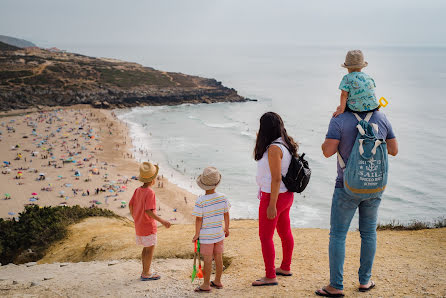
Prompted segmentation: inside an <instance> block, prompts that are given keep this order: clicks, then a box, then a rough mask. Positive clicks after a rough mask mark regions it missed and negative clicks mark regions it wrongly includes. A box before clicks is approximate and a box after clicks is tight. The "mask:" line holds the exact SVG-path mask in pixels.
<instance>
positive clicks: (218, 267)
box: [214, 254, 223, 287]
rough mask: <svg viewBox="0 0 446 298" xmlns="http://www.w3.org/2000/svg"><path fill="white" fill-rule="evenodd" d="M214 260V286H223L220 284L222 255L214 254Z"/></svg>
mask: <svg viewBox="0 0 446 298" xmlns="http://www.w3.org/2000/svg"><path fill="white" fill-rule="evenodd" d="M214 260H215V278H214V284H215V285H216V286H217V287H221V286H223V285H222V283H221V275H222V273H223V254H214Z"/></svg>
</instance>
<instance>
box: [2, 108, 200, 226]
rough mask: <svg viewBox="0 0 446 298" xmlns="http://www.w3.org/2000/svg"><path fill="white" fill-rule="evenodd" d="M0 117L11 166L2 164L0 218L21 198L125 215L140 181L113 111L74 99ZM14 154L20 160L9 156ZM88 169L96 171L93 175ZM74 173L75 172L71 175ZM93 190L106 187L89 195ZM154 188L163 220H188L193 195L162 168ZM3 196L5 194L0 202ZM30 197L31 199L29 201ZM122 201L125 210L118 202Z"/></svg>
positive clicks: (20, 202) (126, 137)
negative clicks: (67, 103)
mask: <svg viewBox="0 0 446 298" xmlns="http://www.w3.org/2000/svg"><path fill="white" fill-rule="evenodd" d="M2 115H3V117H2V118H0V123H2V125H1V126H0V131H1V132H2V136H1V137H2V138H1V141H0V154H1V156H2V159H3V161H5V162H10V163H11V165H7V164H5V163H3V164H2V166H3V167H2V171H3V172H4V173H5V174H2V175H0V187H1V188H2V189H3V190H4V193H2V194H1V196H2V197H1V199H0V206H1V208H0V217H2V218H10V217H14V216H17V215H18V213H19V212H21V211H23V208H24V205H26V204H38V205H39V206H59V205H68V206H72V205H80V206H84V207H87V206H92V205H97V206H98V207H101V208H106V209H110V210H112V211H114V212H116V213H117V214H118V215H121V216H125V217H127V218H130V217H131V216H130V214H129V211H128V208H127V204H128V202H129V201H130V199H131V195H132V194H133V190H134V189H135V188H137V187H139V186H140V184H141V183H140V182H138V181H136V180H133V179H131V177H132V176H137V175H138V167H139V164H138V162H136V160H135V159H134V158H132V156H133V153H132V152H133V147H132V143H131V139H130V137H129V133H128V128H127V125H126V124H125V123H123V122H122V121H120V120H119V119H117V118H116V117H115V116H114V112H113V110H106V109H97V108H93V107H91V106H90V105H76V106H71V107H54V108H50V109H42V110H40V111H38V110H27V111H22V110H20V111H10V112H9V114H5V113H3V114H2ZM58 118H60V119H58ZM8 127H9V129H8ZM81 127H82V129H80V128H81ZM58 130H59V131H58ZM86 130H89V133H88V134H90V135H91V136H92V137H88V134H87V133H86V132H85V131H86ZM90 130H91V131H90ZM16 145H18V147H17V148H13V147H15V146H16ZM46 147H48V148H46ZM50 148H51V149H50ZM42 149H46V150H42ZM49 149H50V150H49ZM33 152H34V153H36V152H37V154H34V153H33ZM19 154H20V157H21V158H20V159H18V160H16V158H17V157H18V156H19ZM33 155H34V156H33ZM69 155H71V156H69ZM68 156H69V157H70V158H72V159H73V160H75V159H78V160H76V163H68V162H67V163H65V162H64V161H63V160H62V159H63V158H65V159H67V158H68ZM79 159H80V160H79ZM93 169H97V174H96V173H93V171H92V170H93ZM6 171H9V173H6ZM76 171H78V172H79V174H80V176H75V174H76ZM18 172H22V173H21V177H20V179H14V178H15V177H16V176H17V175H18ZM40 173H43V174H45V175H44V176H45V180H39V178H40ZM59 176H61V177H59ZM111 182H112V183H111ZM158 183H159V187H158ZM67 185H68V186H67ZM104 186H105V187H104ZM161 186H163V187H161ZM97 188H99V189H102V190H104V188H105V190H106V191H105V192H99V194H96V191H95V190H96V189H97ZM153 188H154V190H155V193H156V196H157V206H158V210H157V212H158V213H159V214H160V215H161V216H162V217H163V218H165V219H167V220H169V221H171V222H172V223H174V224H179V223H191V222H192V215H191V212H192V207H193V202H194V201H195V198H196V195H194V194H191V193H189V192H188V191H187V190H184V189H182V188H180V187H178V186H177V185H175V184H173V183H171V182H170V181H169V180H168V179H167V178H166V177H164V175H163V169H162V168H161V169H160V175H159V180H157V183H156V184H155V185H154V187H153ZM87 190H88V194H87ZM62 192H63V193H62ZM33 193H36V195H32V194H33ZM5 194H9V196H10V199H6V200H5V198H6V197H5ZM32 198H36V199H37V200H32V201H30V200H31V199H32ZM185 198H186V199H185ZM92 201H95V202H93V203H91V202H92ZM122 201H125V202H126V204H121V202H122ZM186 201H187V203H186ZM96 202H98V203H97V204H96ZM123 205H125V208H121V206H123ZM12 213H13V214H12Z"/></svg>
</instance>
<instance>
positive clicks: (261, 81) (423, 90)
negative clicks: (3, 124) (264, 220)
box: [65, 44, 446, 228]
mask: <svg viewBox="0 0 446 298" xmlns="http://www.w3.org/2000/svg"><path fill="white" fill-rule="evenodd" d="M65 48H66V49H68V50H70V51H75V52H80V53H82V54H88V55H93V56H105V57H113V58H118V59H122V60H127V61H135V62H138V63H141V64H143V65H146V66H151V67H154V68H157V69H161V70H167V71H175V72H182V73H187V74H194V75H200V76H204V77H212V78H216V79H217V80H219V81H222V82H223V84H224V85H225V86H228V87H232V88H235V89H236V90H237V91H238V92H239V94H241V95H243V96H247V97H249V98H255V99H258V101H257V102H246V103H218V104H199V105H189V104H184V105H180V106H165V107H140V108H133V109H128V110H122V111H120V112H119V113H118V114H119V118H120V119H121V120H123V121H125V122H127V123H128V125H129V127H130V131H131V137H132V139H133V144H134V146H135V154H136V157H137V158H138V159H139V160H148V159H149V160H151V161H153V162H157V163H159V164H160V166H161V173H162V174H164V175H165V176H167V177H168V178H170V179H171V180H172V181H173V182H174V183H176V184H178V185H179V186H181V187H184V188H186V189H188V190H190V191H191V192H193V193H196V194H200V193H201V192H200V190H199V189H198V187H197V186H196V184H195V178H196V177H197V175H199V174H200V173H201V171H202V169H203V168H204V167H206V166H211V165H212V166H216V167H217V168H218V169H219V170H220V171H221V173H222V176H223V179H222V183H221V186H220V187H219V189H218V190H219V191H221V192H223V193H225V194H226V195H227V196H228V198H229V199H230V202H231V204H232V209H231V217H232V218H257V212H258V199H257V192H258V187H257V185H256V182H255V175H256V163H255V161H254V159H253V154H252V151H253V148H254V142H255V137H256V132H257V130H258V126H259V118H260V116H261V115H262V114H263V113H264V112H266V111H275V112H277V113H279V114H280V115H281V116H282V118H283V120H284V122H285V126H286V129H287V131H288V133H289V134H290V135H291V136H293V137H294V138H295V140H297V141H298V142H299V145H300V149H299V152H300V153H302V152H304V153H306V157H307V159H308V160H309V162H310V166H311V168H312V171H313V173H312V178H311V181H310V184H309V186H308V188H307V189H306V190H305V192H304V193H303V194H301V195H295V202H294V205H293V207H292V209H291V223H292V226H294V227H318V228H327V227H329V218H330V206H331V196H332V193H333V190H334V183H335V177H336V158H335V157H331V158H329V159H326V158H325V157H324V156H323V155H322V152H321V149H320V146H321V144H322V142H323V141H324V138H325V133H326V130H327V126H328V123H329V121H330V117H331V114H332V113H333V111H334V110H335V108H336V107H337V105H338V104H339V94H340V91H339V90H338V86H339V82H340V81H341V79H342V77H343V75H344V74H346V70H345V69H343V68H341V67H340V64H341V63H343V61H344V57H345V54H346V52H347V50H349V49H350V48H343V47H328V46H308V45H307V46H300V45H293V44H274V45H271V44H244V45H240V44H236V45H234V44H232V45H231V44H216V45H212V46H211V45H201V44H188V45H184V44H183V45H175V44H157V45H139V46H119V45H115V46H98V45H95V46H88V45H84V46H79V47H78V48H76V47H70V46H66V47H65ZM362 50H363V52H364V53H365V57H366V61H368V62H369V66H368V67H367V68H365V69H364V72H366V73H368V74H369V75H370V76H372V77H373V78H374V79H375V82H376V85H377V88H376V94H377V97H378V98H380V97H381V96H383V97H385V98H386V99H387V100H388V102H389V105H388V106H387V107H385V108H383V111H384V112H385V113H386V115H387V117H388V118H389V119H390V121H391V123H392V125H393V129H394V131H395V134H396V136H397V140H398V142H399V154H398V156H396V157H389V163H390V170H389V181H388V187H387V190H386V192H385V194H384V196H383V198H382V203H381V207H380V210H379V222H381V223H386V222H390V221H392V220H397V221H400V222H403V223H406V222H410V221H412V220H423V221H431V220H435V219H437V218H438V217H444V216H445V214H446V204H445V203H446V200H445V197H446V194H445V193H446V186H445V182H446V171H445V170H444V169H445V166H446V157H445V153H446V149H445V148H446V138H445V136H446V133H445V132H446V122H445V121H444V119H445V116H446V112H445V111H446V98H445V94H446V62H445V61H446V49H445V48H430V47H363V48H362ZM352 227H353V228H355V227H357V218H355V219H354V220H353V224H352Z"/></svg>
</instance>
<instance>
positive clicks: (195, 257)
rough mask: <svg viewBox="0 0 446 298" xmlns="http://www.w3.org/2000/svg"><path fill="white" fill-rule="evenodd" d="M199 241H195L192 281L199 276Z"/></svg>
mask: <svg viewBox="0 0 446 298" xmlns="http://www.w3.org/2000/svg"><path fill="white" fill-rule="evenodd" d="M197 241H198V240H197ZM197 241H195V249H194V269H193V270H192V282H194V279H195V277H196V276H197Z"/></svg>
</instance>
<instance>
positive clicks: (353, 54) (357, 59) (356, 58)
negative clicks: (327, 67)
mask: <svg viewBox="0 0 446 298" xmlns="http://www.w3.org/2000/svg"><path fill="white" fill-rule="evenodd" d="M367 65H368V63H367V62H365V61H364V54H363V53H362V51H361V50H353V51H348V52H347V55H346V56H345V62H344V64H341V66H342V67H345V68H363V67H366V66H367Z"/></svg>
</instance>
